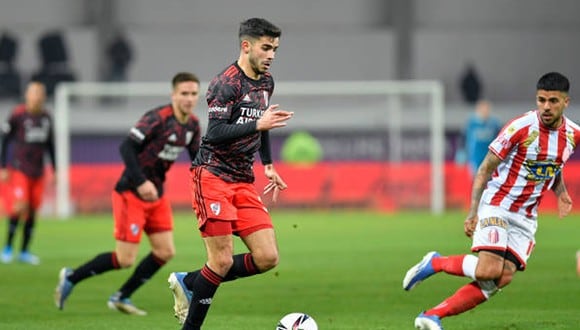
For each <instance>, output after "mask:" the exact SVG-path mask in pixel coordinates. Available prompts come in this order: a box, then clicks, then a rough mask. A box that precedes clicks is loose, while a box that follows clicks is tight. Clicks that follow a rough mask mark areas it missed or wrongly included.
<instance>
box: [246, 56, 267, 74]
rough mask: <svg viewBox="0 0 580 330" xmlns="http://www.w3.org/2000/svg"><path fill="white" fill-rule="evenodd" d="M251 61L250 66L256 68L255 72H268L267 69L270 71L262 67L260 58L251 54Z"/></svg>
mask: <svg viewBox="0 0 580 330" xmlns="http://www.w3.org/2000/svg"><path fill="white" fill-rule="evenodd" d="M249 62H250V66H251V67H252V70H254V73H255V74H258V75H261V74H264V73H266V71H268V69H267V68H264V69H262V66H261V65H260V60H259V59H257V58H255V57H253V56H250V58H249Z"/></svg>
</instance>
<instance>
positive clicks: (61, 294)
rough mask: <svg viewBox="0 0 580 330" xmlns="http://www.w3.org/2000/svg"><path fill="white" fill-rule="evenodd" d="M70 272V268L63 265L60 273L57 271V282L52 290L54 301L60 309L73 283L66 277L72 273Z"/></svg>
mask: <svg viewBox="0 0 580 330" xmlns="http://www.w3.org/2000/svg"><path fill="white" fill-rule="evenodd" d="M72 272H73V271H72V269H70V268H66V267H65V268H63V269H61V270H60V273H58V284H57V285H56V289H55V290H54V303H55V305H56V307H57V308H58V309H60V310H62V309H63V308H64V302H65V300H66V298H68V296H69V295H70V293H71V292H72V289H73V287H74V284H72V283H71V281H69V280H68V279H67V276H69V275H70V274H72Z"/></svg>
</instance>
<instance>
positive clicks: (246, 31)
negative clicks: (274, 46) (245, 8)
mask: <svg viewBox="0 0 580 330" xmlns="http://www.w3.org/2000/svg"><path fill="white" fill-rule="evenodd" d="M280 35H282V30H280V28H279V27H277V26H276V25H274V24H272V23H270V22H268V21H267V20H265V19H263V18H250V19H247V20H245V21H243V22H242V23H240V31H239V33H238V36H239V38H240V41H242V39H243V38H244V37H251V38H253V39H259V38H260V37H263V36H268V37H272V38H279V37H280Z"/></svg>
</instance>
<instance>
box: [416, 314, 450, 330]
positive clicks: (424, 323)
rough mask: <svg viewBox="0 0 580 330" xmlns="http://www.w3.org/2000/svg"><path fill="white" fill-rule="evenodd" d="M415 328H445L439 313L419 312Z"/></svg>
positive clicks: (432, 329) (429, 329)
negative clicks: (426, 313) (427, 313)
mask: <svg viewBox="0 0 580 330" xmlns="http://www.w3.org/2000/svg"><path fill="white" fill-rule="evenodd" d="M415 329H419V330H443V326H441V319H440V318H439V317H438V316H437V315H425V313H421V314H419V316H417V318H415Z"/></svg>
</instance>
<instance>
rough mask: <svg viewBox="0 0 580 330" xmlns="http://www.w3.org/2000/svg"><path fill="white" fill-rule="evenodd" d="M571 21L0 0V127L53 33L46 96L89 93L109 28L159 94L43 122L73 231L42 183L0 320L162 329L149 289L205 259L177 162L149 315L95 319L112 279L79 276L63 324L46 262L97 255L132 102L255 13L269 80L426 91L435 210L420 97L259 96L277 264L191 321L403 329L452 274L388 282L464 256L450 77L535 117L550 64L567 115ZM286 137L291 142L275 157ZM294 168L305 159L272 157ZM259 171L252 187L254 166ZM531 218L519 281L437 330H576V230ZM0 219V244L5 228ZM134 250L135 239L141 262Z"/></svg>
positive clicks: (81, 100)
mask: <svg viewBox="0 0 580 330" xmlns="http://www.w3.org/2000/svg"><path fill="white" fill-rule="evenodd" d="M579 11H580V2H579V1H577V0H559V1H557V2H553V3H550V4H547V3H546V2H545V1H540V0H511V1H503V0H487V1H478V0H356V1H355V0H316V1H311V0H293V1H282V0H268V1H266V0H244V1H231V0H212V1H194V0H191V1H189V0H164V1H156V0H97V1H95V0H43V1H36V0H0V34H2V36H4V37H5V38H3V39H2V40H4V43H2V41H0V94H1V95H0V119H4V118H6V117H7V116H8V113H9V111H11V109H12V107H13V106H14V105H15V104H16V103H17V102H19V100H20V95H19V94H18V93H16V92H15V90H18V88H21V87H22V86H23V85H24V83H25V82H26V81H27V80H28V79H30V77H32V76H33V75H36V74H43V73H46V72H44V71H43V69H44V68H43V63H44V64H46V63H45V62H46V58H45V57H46V56H47V54H46V53H47V49H52V50H54V49H57V50H58V49H59V46H58V45H59V42H58V39H59V38H58V36H60V37H61V39H60V40H61V41H62V44H61V45H62V46H63V47H62V49H64V54H65V55H63V52H60V54H58V55H56V56H57V59H58V60H57V61H56V67H55V68H53V69H54V70H55V72H53V73H55V74H54V75H53V76H50V77H48V78H47V76H44V77H45V78H47V79H50V80H49V81H50V82H51V84H54V85H53V86H52V87H55V88H57V87H56V86H57V83H58V81H69V83H72V84H76V83H92V82H99V83H105V82H106V80H107V69H108V66H107V55H106V51H105V49H106V48H107V45H108V44H109V42H110V41H111V40H112V38H113V36H114V35H115V34H116V33H117V32H118V31H122V32H123V33H124V34H125V35H126V37H127V39H128V40H129V42H130V44H131V45H132V49H133V53H134V54H133V55H134V57H133V60H132V61H131V63H130V65H129V67H128V69H129V71H128V80H127V81H128V82H129V83H133V84H141V83H143V84H147V85H148V86H151V85H150V84H152V85H155V86H156V87H155V93H152V94H155V95H148V96H145V95H141V96H128V95H127V96H123V95H121V97H119V96H120V95H116V96H111V97H102V96H99V97H96V96H80V95H75V97H73V98H71V99H70V104H69V106H70V107H69V109H68V113H69V115H68V116H64V117H57V118H55V119H56V121H58V122H59V125H60V124H62V123H63V122H65V123H66V124H67V125H66V127H68V128H69V129H70V135H68V133H67V132H64V133H66V134H67V136H68V137H69V140H67V141H68V142H70V154H68V155H67V157H68V158H69V159H70V166H71V167H70V173H68V174H69V175H68V178H69V180H70V189H71V190H70V192H69V194H70V198H71V203H72V211H74V216H73V217H72V218H71V219H73V220H72V221H51V220H54V219H58V217H57V216H56V206H55V202H56V199H57V198H56V190H55V188H54V186H50V185H48V186H47V189H46V196H45V203H44V206H43V214H44V217H42V219H43V220H48V221H42V223H41V224H40V226H39V228H38V231H37V240H35V243H34V245H33V247H32V249H33V251H38V252H39V255H40V257H41V258H42V264H41V265H40V266H38V268H35V269H34V271H31V270H32V268H30V267H29V266H27V265H20V264H15V265H0V266H2V267H0V279H2V281H0V328H1V329H102V328H108V329H144V328H152V325H154V326H153V327H154V328H156V329H174V328H176V323H175V322H174V320H173V319H172V315H171V296H170V294H169V292H168V290H167V287H166V282H165V279H166V278H167V275H168V273H169V272H171V271H176V270H179V271H180V270H185V269H191V268H192V267H194V268H197V267H198V266H199V264H200V263H201V262H202V261H203V255H202V254H203V248H202V243H201V240H200V238H199V235H198V234H197V232H196V230H195V228H194V223H193V221H192V217H193V215H192V213H191V211H190V206H189V191H188V183H187V180H188V173H187V168H188V162H187V161H186V160H185V158H184V157H182V158H180V160H179V162H178V163H177V164H175V168H174V169H173V170H172V171H170V176H169V177H168V182H167V191H168V194H169V195H170V196H171V199H172V201H173V203H174V206H175V208H176V210H178V211H180V212H176V230H175V236H176V246H177V250H178V254H177V256H176V258H175V260H173V261H172V262H171V264H169V265H167V267H165V268H164V269H163V270H162V272H160V273H162V274H158V276H156V277H155V279H154V281H155V283H151V284H150V285H147V286H145V287H144V288H143V290H140V291H139V293H138V294H136V295H135V302H136V303H137V304H139V305H140V306H143V308H145V309H147V310H148V311H150V315H149V316H148V317H147V318H141V319H136V318H125V317H124V316H119V315H118V314H116V313H114V312H109V311H108V310H106V307H105V302H106V299H107V297H108V295H109V294H110V292H111V290H114V289H115V286H116V285H117V284H118V283H120V282H121V281H122V280H123V279H124V278H125V277H126V276H127V275H128V274H129V270H127V271H122V272H115V273H114V274H107V275H104V276H102V277H100V278H98V279H95V280H94V281H87V283H86V284H83V287H82V288H80V287H79V290H78V291H79V292H78V293H76V294H73V297H72V299H71V301H70V306H67V310H66V311H65V312H63V313H60V312H57V311H56V310H55V309H54V306H53V303H52V301H51V294H52V290H53V289H54V284H56V276H57V272H58V269H60V267H63V266H73V267H74V266H76V265H78V264H79V263H80V262H81V261H83V260H85V259H86V258H87V257H90V256H92V255H94V254H95V253H97V252H98V251H102V250H106V249H111V248H112V247H113V244H114V241H113V238H112V237H111V216H110V213H109V211H110V193H111V189H112V188H113V185H114V182H115V180H116V179H117V178H118V176H119V175H120V171H121V168H122V164H121V160H120V156H119V154H118V145H119V143H120V141H121V139H122V138H123V137H124V136H125V134H126V133H127V132H128V130H129V128H130V127H131V126H132V125H133V124H134V122H135V121H136V120H137V119H138V118H139V116H140V115H141V114H142V113H143V112H144V111H146V110H148V109H150V108H152V107H155V106H157V105H159V104H162V103H166V102H168V101H169V98H168V96H169V93H170V86H169V83H168V81H169V80H170V79H171V77H172V76H173V75H174V74H175V73H176V72H178V71H184V70H185V71H192V72H194V73H196V74H197V75H198V76H199V77H200V79H201V80H202V81H203V82H204V84H203V86H202V89H204V88H205V87H206V86H207V84H206V82H207V81H209V80H210V79H211V78H212V77H213V76H214V75H215V74H216V73H218V72H219V71H220V70H222V69H223V68H224V67H225V65H227V64H228V63H230V62H233V61H234V60H235V59H236V58H237V52H238V48H237V38H236V36H237V28H238V23H239V22H240V21H241V20H243V19H245V18H248V17H254V16H263V17H266V18H268V19H270V20H271V21H272V22H274V23H276V24H278V25H279V26H281V27H282V29H283V35H282V40H281V47H280V51H279V52H278V54H277V59H276V63H275V64H274V66H273V67H272V73H273V75H274V78H275V79H276V82H277V83H278V84H279V85H282V84H283V83H287V82H296V81H305V82H319V81H330V82H333V83H336V84H340V83H341V82H342V83H346V84H349V82H356V84H360V83H362V84H364V83H365V82H368V83H369V85H370V84H371V82H377V81H401V80H403V81H407V80H412V81H430V82H435V83H436V84H438V85H440V86H441V87H442V91H443V93H444V94H443V100H442V104H443V118H442V119H443V125H442V126H441V128H442V130H443V131H442V136H443V150H442V153H441V155H440V156H441V157H442V160H443V169H442V171H443V174H441V175H442V177H441V178H438V179H441V181H442V183H443V188H444V190H443V192H442V195H443V196H441V197H442V198H443V200H444V211H445V214H443V215H432V214H430V212H431V211H430V210H429V209H430V207H431V206H432V200H431V192H432V189H433V177H432V175H431V173H432V171H431V166H432V162H431V159H432V156H433V155H432V149H433V141H432V135H431V133H432V130H433V126H432V124H433V122H432V119H433V113H432V109H433V108H432V107H431V106H430V104H431V102H432V101H431V100H430V99H429V97H425V96H424V95H416V94H414V95H413V96H409V95H407V94H405V95H402V94H401V93H399V94H398V96H397V97H383V96H368V95H366V96H365V95H363V94H362V93H359V94H353V95H348V96H347V95H346V92H345V93H344V94H345V95H340V94H338V93H339V92H340V91H341V90H338V91H337V92H338V93H335V94H333V95H331V96H329V95H322V94H318V95H301V96H288V95H277V94H276V93H275V95H274V98H273V100H272V101H273V102H278V103H280V104H281V105H282V106H283V107H285V108H287V109H289V110H293V111H295V112H296V115H295V118H293V119H292V122H291V123H290V125H289V126H288V127H287V128H284V129H281V130H277V131H273V132H272V134H273V137H274V139H273V141H274V143H273V146H274V157H275V160H276V161H277V165H276V166H277V168H278V170H279V171H280V172H282V174H283V175H284V177H285V179H286V181H287V182H288V184H289V186H290V188H289V189H288V190H287V191H286V192H284V193H283V194H282V197H281V198H282V200H281V203H280V204H278V205H276V206H272V210H273V211H272V212H273V217H274V220H275V221H276V226H277V233H278V236H279V243H280V250H281V257H282V262H281V264H280V267H278V268H277V269H276V270H275V271H273V272H270V273H268V274H265V275H264V277H263V278H262V279H261V280H259V281H253V280H248V281H245V280H244V281H240V283H239V284H238V283H236V285H232V286H228V288H227V290H223V291H222V292H220V296H219V297H218V299H219V304H216V306H215V307H214V308H213V309H212V312H211V313H212V317H211V320H208V326H210V327H211V328H212V329H271V328H273V327H274V325H273V324H274V323H275V322H276V321H277V319H278V318H279V317H281V316H282V315H284V314H286V313H288V312H291V311H298V310H300V311H304V312H308V313H310V314H312V315H313V316H314V317H315V318H316V320H317V321H318V323H319V325H320V327H321V329H334V330H340V329H349V330H353V329H360V330H368V329H396V330H399V329H406V328H410V327H411V325H412V320H413V319H414V317H415V316H416V315H417V313H418V312H420V311H421V309H424V308H426V307H428V306H430V305H433V304H436V303H438V302H439V301H440V300H441V299H442V298H443V297H444V296H446V295H448V294H450V293H451V292H452V291H453V290H454V289H455V288H457V287H458V285H459V283H460V282H461V281H463V280H464V279H458V278H450V277H440V278H436V279H434V280H433V281H434V282H435V283H433V284H431V283H429V284H430V285H429V286H426V287H425V288H423V287H421V288H419V289H418V290H416V291H414V292H413V293H412V294H411V295H409V294H407V293H405V292H403V290H402V289H401V287H400V285H401V284H400V283H401V279H402V276H403V275H404V273H405V271H406V270H407V268H408V267H409V266H410V265H411V264H412V263H414V262H415V260H418V259H419V258H420V257H421V256H422V255H423V254H424V253H425V252H426V251H428V250H430V249H433V248H435V247H436V248H439V249H440V252H442V253H458V252H460V251H467V250H468V247H469V240H467V239H465V237H464V236H463V233H462V224H461V222H462V218H463V216H464V213H465V212H464V211H465V203H466V200H467V198H468V197H469V184H470V183H469V178H468V172H467V167H466V166H465V165H464V164H462V163H461V162H457V161H456V156H457V155H456V154H457V151H458V149H459V148H460V146H461V143H462V141H461V140H462V138H461V132H462V129H463V125H464V123H465V122H466V119H467V117H468V115H469V114H470V113H471V112H472V110H473V106H472V105H470V104H468V103H467V102H465V101H464V99H463V98H462V94H461V90H460V87H459V85H460V79H461V77H462V75H463V74H464V72H465V70H466V67H467V66H468V65H469V64H473V65H475V67H476V69H477V72H478V73H479V78H480V80H481V83H482V89H483V90H482V96H483V97H484V98H486V99H488V100H490V101H491V102H492V106H493V112H494V114H496V115H497V116H498V117H500V119H501V120H503V121H506V120H508V119H510V118H512V117H513V116H515V115H517V114H520V113H522V112H525V111H527V110H530V109H532V108H533V107H534V106H535V103H534V90H535V83H536V81H537V79H538V77H539V76H540V75H541V74H543V73H545V72H547V71H561V72H563V73H565V74H566V75H567V76H568V77H569V78H570V79H571V82H572V91H571V96H572V103H571V106H570V108H569V109H568V111H567V115H568V116H569V117H571V118H572V119H574V120H576V121H580V114H579V113H578V109H579V104H580V103H579V102H580V101H578V100H580V97H579V96H580V92H579V90H580V87H579V85H578V81H580V79H579V78H580V66H579V65H578V59H579V58H580V44H579V43H578V42H576V41H577V40H578V35H580V31H579V30H580V20H578V12H579ZM54 36H57V38H56V39H57V42H56V43H57V46H55V47H53V46H54V44H52V43H50V42H48V46H47V42H46V40H52V42H54V40H55V39H54ZM42 40H45V41H44V42H42ZM42 44H44V45H45V46H42ZM51 45H52V46H51ZM43 49H44V51H43ZM43 54H44V55H43ZM353 85H354V83H353ZM7 86H8V87H7ZM71 88H72V87H71ZM113 88H114V87H113ZM105 89H106V88H105ZM57 103H58V102H56V99H55V96H54V95H53V97H52V98H51V99H50V100H49V103H48V105H47V107H48V108H49V109H50V110H51V111H53V113H60V112H58V111H56V110H57V109H56V107H57V106H59V105H58V104H57ZM206 110H207V108H206V104H205V102H204V100H200V103H199V104H198V108H197V115H198V116H199V118H200V119H201V122H202V124H204V126H205V123H206V122H207V120H206V116H207V111H206ZM397 110H400V112H398V111H397ZM397 114H398V115H397ZM58 133H63V132H58ZM297 136H298V137H299V138H298V139H297V140H298V143H297V144H298V147H297V148H296V149H295V150H294V151H288V150H286V149H285V147H286V146H287V143H290V142H291V141H295V140H296V139H295V137H297ZM290 137H293V138H290ZM301 141H302V142H303V141H306V145H307V147H303V145H302V144H301ZM313 141H314V142H313ZM293 143H295V142H292V143H290V144H293ZM57 148H61V149H62V145H61V146H60V147H59V146H57ZM290 149H292V148H290ZM293 157H298V158H305V159H309V160H313V161H315V163H314V164H309V165H303V164H302V165H300V164H298V165H297V164H293V163H289V162H287V161H286V160H287V159H288V158H293ZM572 157H573V158H572V162H571V163H569V164H568V165H567V170H566V176H567V185H568V189H569V191H570V193H571V195H572V198H573V199H574V200H575V202H576V203H575V212H576V213H577V212H578V211H580V161H579V160H580V156H579V155H578V153H576V154H575V155H573V156H572ZM256 171H257V172H258V175H257V178H258V181H257V185H258V188H261V187H262V186H263V184H264V182H263V181H262V180H263V178H262V176H261V175H260V171H261V167H260V166H259V165H257V166H256ZM3 188H4V186H0V189H3ZM0 205H1V204H0ZM554 205H555V201H554V199H553V198H551V196H550V197H547V199H546V200H544V204H543V208H544V209H545V211H548V213H552V212H553V211H554ZM363 210H364V211H363ZM181 211H183V212H181ZM2 218H4V217H2ZM574 218H575V216H573V217H572V220H574ZM541 220H542V224H541V227H542V229H541V230H540V232H539V234H538V245H537V248H536V252H535V253H534V256H533V260H532V261H531V264H530V271H526V272H524V273H523V274H518V281H514V283H513V284H512V285H510V288H509V289H506V290H505V291H506V292H505V293H506V294H503V293H502V294H498V295H497V298H495V297H494V300H495V299H496V300H495V301H494V302H493V303H491V304H485V305H483V306H481V308H480V309H478V311H477V312H475V313H468V314H466V315H464V316H460V317H457V318H452V319H449V320H445V322H446V323H445V326H446V327H447V326H449V327H452V328H453V329H526V330H529V329H542V330H543V329H577V328H578V315H577V306H578V304H579V301H578V299H580V298H579V297H580V294H578V293H579V291H578V290H579V289H578V285H577V281H575V280H576V279H577V274H576V260H575V252H576V249H577V235H575V234H573V233H577V232H578V226H579V225H578V222H577V221H566V222H558V221H556V216H554V215H553V214H552V215H550V216H546V217H543V218H542V219H541ZM0 225H2V226H0V239H3V236H2V235H3V230H4V229H3V228H4V227H3V225H5V223H4V221H0ZM239 247H241V244H239V245H238V246H237V248H239ZM147 248H148V247H147V244H142V253H146V251H147ZM516 282H517V283H516ZM461 283H463V282H461ZM546 283H549V285H546ZM264 288H268V289H267V290H266V289H264ZM508 291H509V292H508ZM248 292H256V293H255V294H254V295H253V296H256V299H255V300H254V299H250V294H249V293H248ZM538 296H540V297H542V298H541V299H537V298H538ZM345 297H346V298H345ZM251 298H254V297H251ZM547 302H549V303H547ZM31 306H33V307H32V308H31ZM96 320H98V321H96ZM233 323H235V324H236V326H232V324H233Z"/></svg>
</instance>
